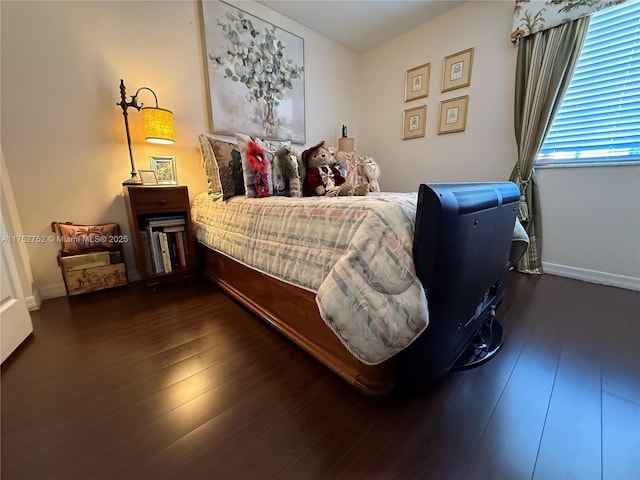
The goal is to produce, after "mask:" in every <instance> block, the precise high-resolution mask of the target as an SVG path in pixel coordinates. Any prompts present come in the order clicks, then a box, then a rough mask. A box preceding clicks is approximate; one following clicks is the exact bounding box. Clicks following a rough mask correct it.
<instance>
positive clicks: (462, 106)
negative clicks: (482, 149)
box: [438, 95, 469, 135]
mask: <svg viewBox="0 0 640 480" xmlns="http://www.w3.org/2000/svg"><path fill="white" fill-rule="evenodd" d="M468 106H469V95H465V96H464V97H457V98H452V99H451V100H443V101H442V102H440V121H439V123H438V135H440V134H442V133H453V132H464V130H465V128H467V108H468Z"/></svg>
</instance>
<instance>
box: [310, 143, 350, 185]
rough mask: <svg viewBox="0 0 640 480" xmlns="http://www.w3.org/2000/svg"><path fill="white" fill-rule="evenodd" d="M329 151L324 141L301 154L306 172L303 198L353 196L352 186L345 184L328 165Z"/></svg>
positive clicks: (340, 176)
mask: <svg viewBox="0 0 640 480" xmlns="http://www.w3.org/2000/svg"><path fill="white" fill-rule="evenodd" d="M332 158H333V157H332V154H331V151H330V150H329V149H328V148H327V147H325V146H324V140H323V141H322V142H320V143H318V144H317V145H314V146H313V147H311V148H309V149H307V150H305V151H304V152H302V164H303V165H304V169H305V171H306V175H305V178H304V181H303V183H302V194H303V195H304V196H305V197H312V196H329V197H335V196H338V195H353V186H352V185H349V184H347V183H345V181H344V177H343V176H342V174H341V173H340V171H339V170H338V169H337V168H336V167H335V166H332V165H330V162H331V161H332Z"/></svg>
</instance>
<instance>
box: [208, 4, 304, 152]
mask: <svg viewBox="0 0 640 480" xmlns="http://www.w3.org/2000/svg"><path fill="white" fill-rule="evenodd" d="M202 14H203V25H204V37H205V51H206V53H205V54H206V67H207V68H206V70H207V74H208V82H209V85H208V87H209V95H210V101H211V115H212V117H213V132H214V133H220V134H226V135H233V134H235V133H236V132H240V133H244V134H248V135H255V136H258V137H261V138H269V139H276V140H290V141H292V142H293V143H298V144H304V143H305V141H306V139H305V123H304V119H305V117H304V40H303V39H302V38H300V37H298V36H296V35H294V34H292V33H289V32H287V31H285V30H282V29H281V28H278V27H277V26H275V25H272V24H270V23H268V22H265V21H264V20H261V19H259V18H257V17H255V16H253V15H250V14H248V13H246V12H244V11H242V10H240V9H238V8H236V7H233V6H231V5H228V4H226V3H224V2H202Z"/></svg>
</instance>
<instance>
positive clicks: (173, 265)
mask: <svg viewBox="0 0 640 480" xmlns="http://www.w3.org/2000/svg"><path fill="white" fill-rule="evenodd" d="M124 198H125V202H126V205H127V215H128V217H129V227H130V229H131V238H132V241H133V249H134V253H135V259H136V266H137V269H138V273H139V274H140V277H141V279H142V280H143V281H144V282H145V283H147V285H150V286H152V285H158V284H160V283H165V282H170V281H175V280H179V279H181V278H185V277H190V276H192V275H193V272H194V270H195V247H194V239H193V231H192V226H191V205H190V203H189V191H188V189H187V187H186V186H146V185H145V186H143V185H125V186H124Z"/></svg>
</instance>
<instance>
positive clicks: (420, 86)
mask: <svg viewBox="0 0 640 480" xmlns="http://www.w3.org/2000/svg"><path fill="white" fill-rule="evenodd" d="M430 71H431V64H430V63H425V64H424V65H420V66H419V67H414V68H412V69H410V70H407V75H406V78H405V85H404V101H405V102H409V101H411V100H415V99H417V98H424V97H428V96H429V74H430Z"/></svg>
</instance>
